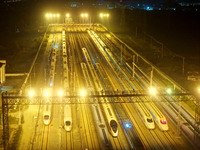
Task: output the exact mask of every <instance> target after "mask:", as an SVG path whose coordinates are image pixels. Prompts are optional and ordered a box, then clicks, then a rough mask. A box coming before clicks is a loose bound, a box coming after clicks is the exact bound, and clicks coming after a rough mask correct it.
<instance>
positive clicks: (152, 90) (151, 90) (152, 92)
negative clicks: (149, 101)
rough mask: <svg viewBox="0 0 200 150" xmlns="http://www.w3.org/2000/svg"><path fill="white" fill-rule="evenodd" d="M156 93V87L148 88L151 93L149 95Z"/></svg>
mask: <svg viewBox="0 0 200 150" xmlns="http://www.w3.org/2000/svg"><path fill="white" fill-rule="evenodd" d="M156 93H157V91H156V89H155V88H153V87H151V88H150V94H151V95H156Z"/></svg>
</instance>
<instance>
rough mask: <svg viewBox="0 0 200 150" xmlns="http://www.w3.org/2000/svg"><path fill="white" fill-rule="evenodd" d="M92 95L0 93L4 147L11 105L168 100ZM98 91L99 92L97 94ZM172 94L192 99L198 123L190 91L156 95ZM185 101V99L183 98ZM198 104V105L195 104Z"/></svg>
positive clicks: (199, 111) (197, 116) (199, 113)
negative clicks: (20, 94)
mask: <svg viewBox="0 0 200 150" xmlns="http://www.w3.org/2000/svg"><path fill="white" fill-rule="evenodd" d="M96 93H97V94H94V95H85V96H81V95H74V96H62V97H61V96H51V97H44V96H35V97H29V96H18V95H15V94H10V93H2V94H1V100H2V114H3V139H4V149H5V150H7V149H9V145H8V144H9V121H8V112H9V108H10V107H12V106H13V105H47V104H54V105H60V104H63V105H64V104H94V103H98V104H103V103H138V102H142V103H148V102H152V101H153V102H155V101H157V102H168V101H167V100H157V99H156V100H140V101H138V99H137V98H136V97H150V99H151V98H152V97H153V96H152V95H150V94H137V93H133V94H126V93H124V92H112V93H111V92H108V93H106V92H96ZM98 93H100V94H98ZM169 96H173V98H174V102H176V103H177V102H178V101H179V102H180V101H183V100H181V99H180V98H179V97H181V96H184V97H186V98H187V100H188V101H194V103H195V104H196V110H195V122H196V123H197V124H199V123H200V122H199V121H200V108H199V107H200V103H199V102H198V101H197V98H195V97H194V96H193V95H192V94H190V93H174V94H170V95H169V94H158V95H156V97H169ZM184 101H185V100H184ZM197 104H198V105H197Z"/></svg>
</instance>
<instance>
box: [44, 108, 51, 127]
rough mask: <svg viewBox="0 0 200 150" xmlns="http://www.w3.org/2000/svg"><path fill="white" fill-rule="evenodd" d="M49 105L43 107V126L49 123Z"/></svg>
mask: <svg viewBox="0 0 200 150" xmlns="http://www.w3.org/2000/svg"><path fill="white" fill-rule="evenodd" d="M51 107H52V106H51V105H44V111H43V121H44V124H45V125H49V124H50V122H51Z"/></svg>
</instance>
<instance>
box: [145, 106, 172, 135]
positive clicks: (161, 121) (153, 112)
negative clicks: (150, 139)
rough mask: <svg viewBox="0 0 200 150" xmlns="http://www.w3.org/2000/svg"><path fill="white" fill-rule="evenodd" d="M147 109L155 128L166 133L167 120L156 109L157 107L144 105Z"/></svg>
mask: <svg viewBox="0 0 200 150" xmlns="http://www.w3.org/2000/svg"><path fill="white" fill-rule="evenodd" d="M146 106H147V108H148V109H149V111H150V113H151V115H152V116H153V119H154V121H155V123H156V124H157V126H158V127H159V128H160V130H161V131H168V130H169V126H168V124H167V120H166V118H165V116H164V115H163V113H162V112H161V111H160V110H159V109H158V108H157V106H156V105H155V104H154V103H152V102H149V103H146Z"/></svg>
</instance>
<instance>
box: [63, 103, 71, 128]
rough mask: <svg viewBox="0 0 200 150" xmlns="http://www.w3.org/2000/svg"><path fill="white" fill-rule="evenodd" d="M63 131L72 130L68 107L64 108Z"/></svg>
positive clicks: (69, 107)
mask: <svg viewBox="0 0 200 150" xmlns="http://www.w3.org/2000/svg"><path fill="white" fill-rule="evenodd" d="M64 129H65V130H66V131H71V129H72V112H71V106H70V105H65V106H64Z"/></svg>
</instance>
